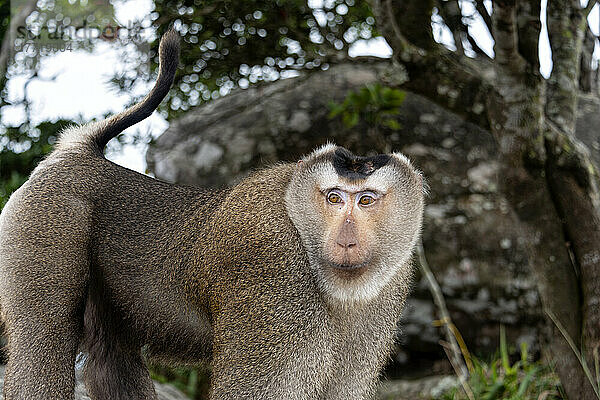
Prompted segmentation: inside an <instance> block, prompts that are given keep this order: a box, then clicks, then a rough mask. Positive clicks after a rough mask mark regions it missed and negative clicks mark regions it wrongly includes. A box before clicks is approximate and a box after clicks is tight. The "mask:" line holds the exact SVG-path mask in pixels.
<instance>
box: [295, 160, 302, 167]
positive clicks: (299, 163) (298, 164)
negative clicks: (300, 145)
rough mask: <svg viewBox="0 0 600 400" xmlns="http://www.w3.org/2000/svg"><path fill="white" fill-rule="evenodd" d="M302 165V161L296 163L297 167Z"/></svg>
mask: <svg viewBox="0 0 600 400" xmlns="http://www.w3.org/2000/svg"><path fill="white" fill-rule="evenodd" d="M303 163H304V160H298V162H297V163H296V165H297V166H300V165H302V164H303Z"/></svg>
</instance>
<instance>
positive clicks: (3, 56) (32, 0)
mask: <svg viewBox="0 0 600 400" xmlns="http://www.w3.org/2000/svg"><path fill="white" fill-rule="evenodd" d="M11 6H12V5H11ZM36 6H37V0H29V1H28V2H27V3H24V4H23V5H22V8H21V10H19V12H18V13H17V14H16V15H13V16H12V19H11V21H10V26H9V27H8V29H7V30H6V33H5V35H4V39H3V40H2V47H1V48H0V76H4V75H5V74H6V71H7V69H8V58H9V56H10V55H11V54H12V53H13V49H12V48H11V47H12V46H13V44H14V42H13V40H14V37H13V32H16V31H17V28H18V27H19V26H21V25H23V24H24V23H25V20H26V19H27V17H28V16H29V15H30V14H31V13H32V12H33V10H35V8H36Z"/></svg>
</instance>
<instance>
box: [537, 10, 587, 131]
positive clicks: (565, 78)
mask: <svg viewBox="0 0 600 400" xmlns="http://www.w3.org/2000/svg"><path fill="white" fill-rule="evenodd" d="M586 29H587V20H586V19H585V17H584V16H583V14H582V13H581V8H580V7H579V2H578V1H577V2H574V1H570V0H562V1H561V0H555V1H550V2H548V36H549V37H550V47H551V48H552V61H553V68H552V75H551V76H550V79H549V80H548V91H547V102H546V115H547V116H548V118H549V119H550V120H551V121H552V122H554V123H555V124H556V125H557V126H558V128H559V129H560V130H561V131H563V132H567V133H569V134H573V133H574V131H575V121H576V120H577V118H576V112H577V92H578V86H579V74H580V62H581V60H580V58H581V52H582V48H583V39H584V36H585V30H586Z"/></svg>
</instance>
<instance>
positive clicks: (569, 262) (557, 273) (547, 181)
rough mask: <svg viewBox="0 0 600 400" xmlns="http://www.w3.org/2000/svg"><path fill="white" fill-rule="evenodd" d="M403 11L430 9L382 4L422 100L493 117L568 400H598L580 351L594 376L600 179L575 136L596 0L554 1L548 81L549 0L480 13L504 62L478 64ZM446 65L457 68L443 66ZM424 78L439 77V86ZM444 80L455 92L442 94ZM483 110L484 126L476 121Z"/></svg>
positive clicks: (376, 4) (376, 5) (377, 4)
mask: <svg viewBox="0 0 600 400" xmlns="http://www.w3.org/2000/svg"><path fill="white" fill-rule="evenodd" d="M400 3H411V4H413V6H417V5H419V4H422V7H427V4H426V3H424V2H419V1H418V0H403V1H400V0H372V1H371V5H372V7H373V12H374V14H375V16H376V18H377V22H378V27H379V30H380V31H381V32H382V34H383V35H384V36H385V37H386V39H387V40H388V42H389V43H390V45H391V46H392V48H393V50H394V58H395V60H396V61H397V62H398V63H399V64H404V65H405V69H406V70H407V71H408V82H412V84H410V83H409V85H410V87H411V89H412V90H414V91H416V92H417V93H421V94H423V95H425V96H428V97H429V98H431V99H432V100H434V101H436V102H438V103H440V104H442V105H445V106H446V107H449V108H451V109H453V108H454V109H456V108H458V109H456V111H457V112H459V113H460V114H462V115H464V116H466V117H467V118H469V119H470V120H471V121H474V122H476V121H481V120H482V119H483V120H484V122H483V123H481V122H479V123H480V125H481V126H483V127H486V126H489V128H490V130H491V131H492V133H493V135H494V137H495V139H496V141H497V143H498V147H499V150H500V154H501V157H502V162H503V169H504V182H503V191H504V193H505V195H506V197H507V199H508V200H509V202H510V204H511V206H512V208H513V209H514V211H515V212H516V214H517V215H518V217H519V220H520V223H521V225H522V229H523V232H524V235H525V236H526V238H527V240H528V242H529V261H530V266H531V269H532V271H533V272H534V274H535V275H536V276H537V277H538V286H539V291H540V294H541V297H542V302H543V306H544V308H545V309H546V310H547V311H548V314H549V315H552V316H553V317H554V316H555V317H556V319H557V322H558V324H559V325H560V326H561V327H562V328H564V329H563V330H564V332H561V331H560V330H559V329H558V326H555V325H554V324H553V323H552V322H549V324H550V331H551V334H550V335H549V346H550V349H549V350H550V353H551V354H552V356H553V359H554V360H555V361H556V368H557V371H558V373H559V375H560V377H561V381H562V384H563V386H564V388H565V390H566V393H567V395H568V397H569V398H570V399H592V398H595V397H596V395H597V393H596V394H595V393H594V388H593V387H592V384H591V383H590V382H589V380H588V378H587V377H586V375H585V374H584V372H583V369H582V367H581V365H580V363H579V361H578V359H577V354H576V352H579V351H581V352H582V353H583V355H584V357H585V359H586V360H587V363H588V364H590V366H593V363H594V354H596V357H597V351H598V347H599V343H600V205H599V204H600V200H599V199H600V195H599V193H598V189H597V186H598V185H597V184H598V173H597V170H596V168H595V167H594V165H593V163H592V162H591V161H590V159H589V156H588V154H587V151H586V149H585V147H584V146H582V145H580V144H579V143H578V142H577V140H576V138H575V136H574V130H575V123H576V110H577V99H578V95H579V83H580V70H581V63H582V60H583V58H582V55H583V54H585V51H584V49H583V48H584V37H585V35H586V32H587V29H588V27H587V20H586V16H587V13H589V12H590V10H591V9H592V7H593V6H594V4H595V3H596V2H595V1H590V2H588V5H587V6H586V7H585V8H584V9H582V8H581V7H580V5H579V2H576V1H570V0H556V1H552V2H548V9H547V21H548V33H549V37H550V43H551V47H552V58H553V65H554V67H553V71H552V75H551V77H550V79H548V81H545V80H543V79H542V78H541V77H540V76H539V73H538V71H537V68H538V65H539V62H538V59H537V58H538V56H537V54H538V52H537V41H538V37H539V32H540V28H541V21H540V18H539V15H540V11H541V5H540V1H538V0H528V1H521V2H519V4H518V5H517V2H516V1H515V0H501V1H500V0H498V1H495V2H494V3H493V8H494V9H493V13H492V14H491V16H489V15H487V11H485V10H481V9H480V11H479V12H482V13H484V14H485V15H483V17H484V18H483V20H484V22H485V24H486V25H487V27H488V29H489V30H490V32H491V33H492V35H493V38H494V50H495V57H494V59H493V60H489V59H482V58H481V57H479V58H476V59H475V60H471V59H467V58H466V57H464V55H463V54H460V53H459V52H449V51H447V50H446V49H445V48H443V46H437V47H436V46H429V47H424V46H420V45H419V43H416V42H415V41H411V40H410V38H411V37H413V36H414V32H412V33H411V34H408V33H407V32H406V31H405V30H404V29H403V28H404V27H405V25H404V24H403V23H402V21H397V20H396V19H395V18H394V14H393V13H391V12H390V10H392V9H393V8H394V6H395V5H398V4H400ZM417 8H418V7H417ZM404 9H407V10H410V9H411V8H410V7H404ZM423 13H424V10H420V11H419V14H423ZM485 16H487V17H488V18H485ZM411 17H412V16H411V15H403V16H402V17H401V18H402V19H410V18H411ZM588 47H589V46H588ZM588 51H589V49H588ZM440 55H441V56H442V57H443V59H446V60H452V62H446V63H443V65H441V64H440V62H439V60H440V59H441V58H442V57H440ZM584 65H585V64H584ZM418 71H427V72H428V75H429V78H428V79H427V80H425V79H422V76H420V75H422V74H419V72H418ZM442 81H445V82H448V81H450V82H454V83H453V85H451V86H450V88H446V89H445V90H440V87H439V82H442ZM449 93H453V94H454V96H450V95H447V94H449ZM480 101H483V102H484V104H485V110H486V112H485V113H483V116H484V118H482V114H481V113H477V112H476V111H477V110H479V111H480V107H477V105H478V102H480ZM563 334H564V335H567V336H568V337H569V338H570V339H571V340H572V341H573V343H574V345H575V346H576V347H577V350H575V351H573V350H572V349H571V348H570V346H569V344H568V343H567V341H566V339H565V338H564V337H563ZM591 369H592V370H593V367H592V368H591Z"/></svg>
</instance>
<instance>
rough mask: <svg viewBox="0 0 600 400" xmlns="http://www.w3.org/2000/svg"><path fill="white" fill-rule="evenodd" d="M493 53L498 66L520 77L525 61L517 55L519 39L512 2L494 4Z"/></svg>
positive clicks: (514, 5) (503, 0)
mask: <svg viewBox="0 0 600 400" xmlns="http://www.w3.org/2000/svg"><path fill="white" fill-rule="evenodd" d="M492 23H493V25H492V26H493V32H494V39H495V44H494V51H495V53H496V61H497V62H498V64H499V65H501V66H503V67H504V68H506V69H507V70H508V71H512V73H513V74H515V75H521V74H522V73H523V72H524V71H525V60H524V59H523V57H522V56H521V54H520V53H519V50H518V49H519V37H518V28H517V20H516V4H515V1H514V0H501V1H497V2H495V3H494V13H493V14H492Z"/></svg>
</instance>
